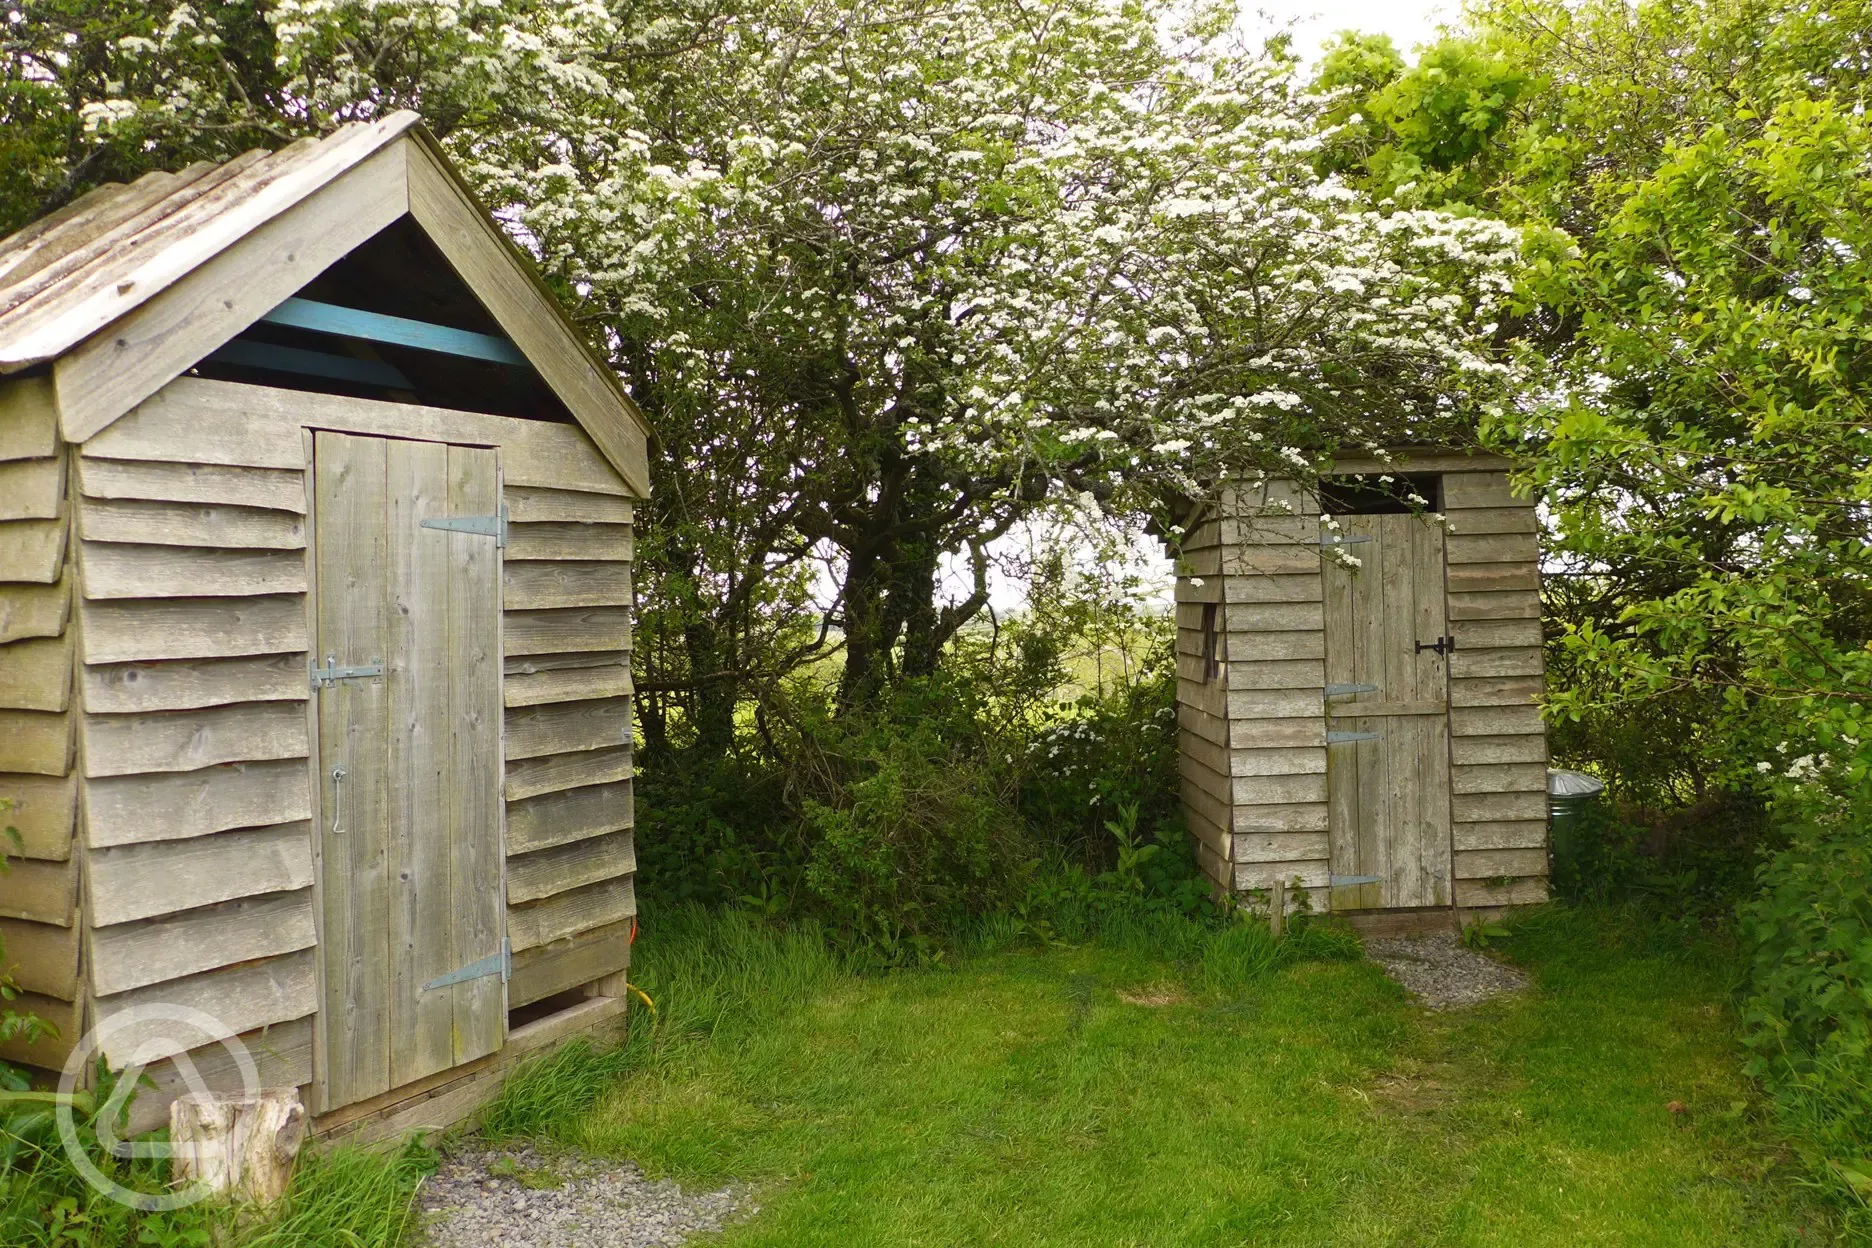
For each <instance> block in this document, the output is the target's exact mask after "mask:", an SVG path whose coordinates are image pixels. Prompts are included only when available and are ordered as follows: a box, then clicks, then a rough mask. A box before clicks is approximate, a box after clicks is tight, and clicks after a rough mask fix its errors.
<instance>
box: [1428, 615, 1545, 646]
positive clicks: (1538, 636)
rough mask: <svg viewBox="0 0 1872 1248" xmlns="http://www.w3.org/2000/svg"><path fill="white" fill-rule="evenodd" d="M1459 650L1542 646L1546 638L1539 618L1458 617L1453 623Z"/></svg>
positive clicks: (1451, 626) (1452, 631)
mask: <svg viewBox="0 0 1872 1248" xmlns="http://www.w3.org/2000/svg"><path fill="white" fill-rule="evenodd" d="M1449 631H1450V635H1451V636H1452V637H1454V638H1455V639H1456V645H1457V648H1458V649H1459V650H1463V651H1467V650H1488V649H1495V648H1506V647H1520V648H1527V647H1530V646H1531V647H1535V648H1539V646H1540V645H1541V643H1542V641H1543V640H1545V638H1544V636H1543V634H1542V632H1541V622H1540V621H1539V620H1538V619H1525V620H1457V621H1454V622H1453V623H1451V624H1450V626H1449Z"/></svg>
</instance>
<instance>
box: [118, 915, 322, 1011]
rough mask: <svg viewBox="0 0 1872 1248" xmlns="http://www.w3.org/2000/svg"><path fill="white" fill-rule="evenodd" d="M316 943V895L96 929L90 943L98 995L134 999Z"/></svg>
mask: <svg viewBox="0 0 1872 1248" xmlns="http://www.w3.org/2000/svg"><path fill="white" fill-rule="evenodd" d="M316 941H317V935H316V933H315V932H314V930H313V922H312V891H311V890H310V889H300V890H299V891H297V892H291V893H272V894H268V895H266V896H263V897H244V898H240V899H238V900H235V901H224V902H221V903H220V904H218V905H212V906H205V907H203V908H201V909H199V910H188V911H184V912H182V913H180V914H172V915H169V916H167V917H165V918H157V919H143V920H140V921H138V922H133V923H117V924H113V925H111V926H109V927H94V928H92V929H91V931H90V934H89V937H88V948H89V952H90V964H91V989H92V991H93V992H96V993H98V994H99V995H109V994H111V993H117V992H128V991H129V990H131V989H133V988H142V987H146V986H148V985H150V984H160V983H165V982H167V981H169V980H172V979H181V978H182V977H183V976H185V975H195V974H199V973H200V972H202V971H212V970H214V969H215V968H217V967H222V966H233V965H234V964H235V963H238V962H250V961H252V960H254V959H255V958H268V957H273V956H274V955H276V954H282V953H293V952H296V951H297V950H300V949H310V948H311V947H312V946H313V945H314V944H315V943H316Z"/></svg>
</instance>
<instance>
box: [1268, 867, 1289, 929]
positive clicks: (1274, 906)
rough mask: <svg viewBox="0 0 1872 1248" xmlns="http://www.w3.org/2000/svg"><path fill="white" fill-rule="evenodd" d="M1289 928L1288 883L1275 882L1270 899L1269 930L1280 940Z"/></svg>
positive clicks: (1283, 881) (1284, 881)
mask: <svg viewBox="0 0 1872 1248" xmlns="http://www.w3.org/2000/svg"><path fill="white" fill-rule="evenodd" d="M1286 926H1287V881H1286V880H1275V881H1274V891H1273V893H1272V894H1271V895H1270V897H1269V899H1268V929H1269V930H1270V931H1272V932H1273V933H1274V939H1275V940H1279V939H1280V935H1281V930H1282V929H1283V928H1285V927H1286Z"/></svg>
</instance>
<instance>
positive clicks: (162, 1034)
mask: <svg viewBox="0 0 1872 1248" xmlns="http://www.w3.org/2000/svg"><path fill="white" fill-rule="evenodd" d="M315 976H316V973H315V970H314V966H313V954H312V950H310V949H303V950H300V951H299V952H297V953H288V954H285V955H283V956H281V957H276V958H267V959H265V960H263V961H259V962H246V963H242V964H241V965H239V966H230V967H224V968H222V969H219V970H214V971H208V972H206V973H204V974H200V975H191V976H189V977H188V978H186V979H176V980H170V981H169V982H167V983H162V984H152V985H150V986H149V987H147V988H136V989H132V990H131V991H129V992H119V993H114V994H112V995H111V996H108V997H98V998H96V999H95V1001H94V1004H93V1010H94V1011H95V1013H96V1016H97V1018H98V1021H99V1023H100V1024H101V1025H105V1034H106V1036H107V1037H108V1038H107V1039H106V1041H105V1043H104V1046H103V1052H104V1056H105V1058H106V1060H108V1061H109V1062H110V1063H111V1064H112V1065H114V1066H121V1065H123V1064H124V1063H125V1062H127V1061H129V1060H130V1058H131V1057H132V1055H134V1056H135V1057H136V1058H137V1060H139V1061H143V1062H152V1061H158V1060H160V1059H162V1058H165V1057H173V1056H175V1055H176V1054H178V1053H184V1052H187V1051H188V1050H189V1049H190V1048H191V1047H194V1046H193V1045H191V1044H190V1043H188V1041H189V1040H191V1039H198V1038H199V1037H186V1038H185V1037H184V1035H183V1033H184V1032H186V1031H187V1030H188V1029H187V1028H183V1027H178V1026H176V1025H175V1024H174V1023H172V1022H170V1021H169V1020H167V1019H165V1018H161V1017H158V1016H151V1017H149V1018H146V1019H137V1020H135V1021H123V1022H119V1023H116V1024H115V1025H111V1020H112V1019H114V1018H117V1017H118V1016H119V1015H122V1014H125V1013H126V1012H127V1011H130V1010H134V1009H137V1008H138V1007H140V1006H146V1005H150V1004H154V1003H159V1002H160V1003H161V1004H164V1005H170V1006H183V1007H186V1008H190V1009H196V1010H200V1011H202V1012H203V1013H205V1014H207V1015H208V1016H209V1017H210V1018H213V1019H216V1020H218V1021H219V1022H220V1023H221V1025H222V1026H224V1027H227V1028H229V1029H231V1030H233V1031H236V1032H242V1031H250V1030H253V1029H256V1028H260V1027H265V1026H269V1025H271V1024H274V1023H284V1022H290V1021H292V1020H293V1019H298V1018H304V1017H305V1016H306V1015H308V1014H310V1013H312V1011H313V1010H315V1009H317V1008H318V998H317V989H316V986H315V985H316V977H315Z"/></svg>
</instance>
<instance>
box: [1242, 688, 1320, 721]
mask: <svg viewBox="0 0 1872 1248" xmlns="http://www.w3.org/2000/svg"><path fill="white" fill-rule="evenodd" d="M1325 714H1326V703H1325V700H1324V699H1323V698H1322V697H1321V695H1320V691H1319V690H1318V689H1231V690H1229V692H1228V717H1229V718H1230V719H1231V720H1251V719H1283V718H1285V719H1299V718H1306V717H1317V718H1320V719H1324V718H1325Z"/></svg>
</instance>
